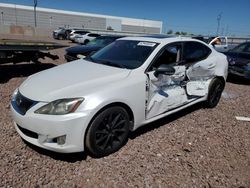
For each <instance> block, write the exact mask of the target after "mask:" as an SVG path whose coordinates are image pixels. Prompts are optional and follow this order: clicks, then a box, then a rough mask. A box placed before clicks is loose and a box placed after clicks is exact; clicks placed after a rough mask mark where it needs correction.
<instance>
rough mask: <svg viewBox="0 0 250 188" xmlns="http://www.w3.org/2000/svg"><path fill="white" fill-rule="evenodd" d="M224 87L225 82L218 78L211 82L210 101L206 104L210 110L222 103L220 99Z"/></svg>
mask: <svg viewBox="0 0 250 188" xmlns="http://www.w3.org/2000/svg"><path fill="white" fill-rule="evenodd" d="M224 86H225V84H224V82H223V81H222V80H220V79H218V78H215V79H213V80H212V81H211V83H210V87H209V93H208V99H207V102H206V103H207V107H208V108H214V107H216V106H217V104H218V103H219V101H220V97H221V94H222V91H223V89H224Z"/></svg>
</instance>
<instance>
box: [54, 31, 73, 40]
mask: <svg viewBox="0 0 250 188" xmlns="http://www.w3.org/2000/svg"><path fill="white" fill-rule="evenodd" d="M71 32H72V29H65V28H59V29H56V30H54V31H53V38H54V39H58V40H66V39H68V36H69V34H70V33H71Z"/></svg>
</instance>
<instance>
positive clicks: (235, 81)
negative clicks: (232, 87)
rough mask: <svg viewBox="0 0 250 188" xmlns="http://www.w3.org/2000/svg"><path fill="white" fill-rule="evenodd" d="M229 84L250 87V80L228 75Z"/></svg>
mask: <svg viewBox="0 0 250 188" xmlns="http://www.w3.org/2000/svg"><path fill="white" fill-rule="evenodd" d="M227 82H230V83H233V84H239V85H250V79H246V78H243V77H240V76H236V75H232V74H228V78H227Z"/></svg>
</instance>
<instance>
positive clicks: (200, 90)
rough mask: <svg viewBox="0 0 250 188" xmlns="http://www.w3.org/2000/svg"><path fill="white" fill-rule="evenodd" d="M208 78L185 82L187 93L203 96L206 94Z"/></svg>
mask: <svg viewBox="0 0 250 188" xmlns="http://www.w3.org/2000/svg"><path fill="white" fill-rule="evenodd" d="M209 83H210V80H208V81H190V82H187V85H186V89H187V94H188V95H191V96H192V95H193V96H199V97H202V96H205V95H207V94H208V87H209Z"/></svg>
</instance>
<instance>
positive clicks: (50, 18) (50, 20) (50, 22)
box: [49, 16, 52, 27]
mask: <svg viewBox="0 0 250 188" xmlns="http://www.w3.org/2000/svg"><path fill="white" fill-rule="evenodd" d="M49 26H50V27H51V26H52V16H50V17H49Z"/></svg>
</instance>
